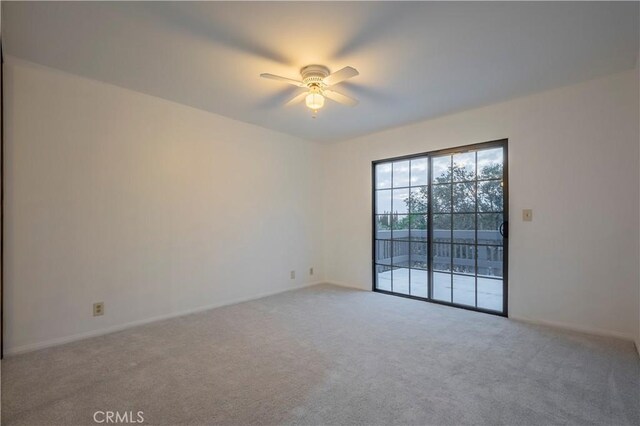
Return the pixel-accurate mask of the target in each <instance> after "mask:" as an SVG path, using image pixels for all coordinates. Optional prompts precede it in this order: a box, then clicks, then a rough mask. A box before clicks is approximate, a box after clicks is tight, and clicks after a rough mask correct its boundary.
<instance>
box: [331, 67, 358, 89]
mask: <svg viewBox="0 0 640 426" xmlns="http://www.w3.org/2000/svg"><path fill="white" fill-rule="evenodd" d="M358 74H360V73H359V72H358V70H357V69H355V68H353V67H344V68H342V69H341V70H338V71H336V72H334V73H333V74H329V75H328V76H326V77H325V78H324V80H323V82H324V84H326V85H327V86H333V85H334V84H338V83H340V82H342V81H345V80H346V79H348V78H351V77H355V76H356V75H358Z"/></svg>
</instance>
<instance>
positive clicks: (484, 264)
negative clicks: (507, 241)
mask: <svg viewBox="0 0 640 426" xmlns="http://www.w3.org/2000/svg"><path fill="white" fill-rule="evenodd" d="M503 261H504V250H503V248H502V246H479V247H478V276H483V277H494V278H502V265H503Z"/></svg>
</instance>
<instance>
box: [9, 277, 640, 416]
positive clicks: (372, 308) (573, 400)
mask: <svg viewBox="0 0 640 426" xmlns="http://www.w3.org/2000/svg"><path fill="white" fill-rule="evenodd" d="M639 392H640V363H639V360H638V355H637V353H636V351H635V348H634V347H633V344H632V343H630V342H624V341H619V340H615V339H607V338H599V337H591V336H586V335H582V334H577V333H569V332H560V331H556V330H552V329H548V328H544V327H538V326H531V325H526V324H521V323H517V322H514V321H510V320H507V319H504V318H500V317H495V316H490V315H485V314H479V313H474V312H468V311H464V310H459V309H454V308H448V307H443V306H438V305H433V304H429V303H424V302H419V301H413V300H408V299H403V298H398V297H394V296H386V295H382V294H376V293H372V292H363V291H355V290H348V289H342V288H338V287H332V286H326V285H322V286H315V287H311V288H307V289H304V290H298V291H292V292H288V293H283V294H279V295H276V296H271V297H267V298H264V299H260V300H256V301H252V302H246V303H241V304H238V305H233V306H228V307H224V308H218V309H214V310H211V311H207V312H204V313H200V314H195V315H190V316H186V317H181V318H176V319H172V320H167V321H163V322H158V323H154V324H150V325H146V326H142V327H138V328H134V329H130V330H126V331H123V332H119V333H115V334H111V335H108V336H103V337H97V338H93V339H89V340H84V341H81V342H76V343H72V344H68V345H65V346H59V347H56V348H51V349H46V350H42V351H38V352H33V353H29V354H25V355H20V356H15V357H9V358H7V359H5V360H4V361H3V362H2V417H3V418H2V420H3V422H2V423H3V424H4V425H16V424H20V425H50V424H67V425H80V424H87V425H92V424H95V423H94V422H93V415H94V413H95V412H96V411H118V412H120V413H121V414H122V413H126V412H129V411H133V412H134V414H135V413H136V412H137V411H142V412H143V417H144V420H145V422H144V424H171V425H178V424H194V425H198V424H235V425H250V424H268V425H275V424H305V425H321V424H322V425H334V424H335V425H338V424H340V425H343V424H361V425H375V424H415V425H426V424H433V425H463V424H485V425H495V424H507V425H515V424H519V425H550V424H576V425H585V424H602V425H604V424H606V425H622V424H630V425H631V424H633V425H637V424H640V413H639V404H640V402H639V401H640V393H639Z"/></svg>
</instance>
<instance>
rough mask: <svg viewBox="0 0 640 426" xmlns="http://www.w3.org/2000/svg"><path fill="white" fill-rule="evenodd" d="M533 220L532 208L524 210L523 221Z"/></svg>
mask: <svg viewBox="0 0 640 426" xmlns="http://www.w3.org/2000/svg"><path fill="white" fill-rule="evenodd" d="M532 220H533V210H531V209H524V210H522V221H523V222H531V221H532Z"/></svg>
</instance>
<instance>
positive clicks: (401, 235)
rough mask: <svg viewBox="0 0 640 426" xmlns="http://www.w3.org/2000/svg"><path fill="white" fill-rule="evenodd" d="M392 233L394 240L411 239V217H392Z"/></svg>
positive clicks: (403, 215) (404, 215)
mask: <svg viewBox="0 0 640 426" xmlns="http://www.w3.org/2000/svg"><path fill="white" fill-rule="evenodd" d="M391 230H392V231H393V232H392V233H391V235H392V238H393V239H394V240H408V239H409V215H406V214H396V215H393V216H391Z"/></svg>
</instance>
